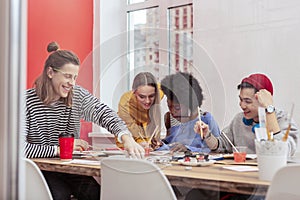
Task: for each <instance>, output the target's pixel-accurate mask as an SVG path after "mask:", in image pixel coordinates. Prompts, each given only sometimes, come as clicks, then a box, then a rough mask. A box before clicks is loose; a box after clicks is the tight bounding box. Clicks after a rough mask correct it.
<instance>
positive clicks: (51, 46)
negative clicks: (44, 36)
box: [47, 42, 59, 53]
mask: <svg viewBox="0 0 300 200" xmlns="http://www.w3.org/2000/svg"><path fill="white" fill-rule="evenodd" d="M57 49H59V45H58V44H57V42H50V43H49V44H48V46H47V51H48V52H49V53H50V52H52V51H56V50H57Z"/></svg>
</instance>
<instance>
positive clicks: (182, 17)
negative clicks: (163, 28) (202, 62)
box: [169, 5, 193, 72]
mask: <svg viewBox="0 0 300 200" xmlns="http://www.w3.org/2000/svg"><path fill="white" fill-rule="evenodd" d="M169 39H170V41H169V49H170V51H169V58H170V67H171V71H173V70H175V71H182V72H190V67H191V66H192V65H193V5H185V6H180V7H175V8H171V9H169Z"/></svg>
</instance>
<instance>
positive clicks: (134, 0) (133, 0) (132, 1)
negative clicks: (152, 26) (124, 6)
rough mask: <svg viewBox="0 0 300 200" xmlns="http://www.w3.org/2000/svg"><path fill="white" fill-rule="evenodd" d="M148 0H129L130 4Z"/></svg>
mask: <svg viewBox="0 0 300 200" xmlns="http://www.w3.org/2000/svg"><path fill="white" fill-rule="evenodd" d="M145 1H147V0H128V4H134V3H141V2H145Z"/></svg>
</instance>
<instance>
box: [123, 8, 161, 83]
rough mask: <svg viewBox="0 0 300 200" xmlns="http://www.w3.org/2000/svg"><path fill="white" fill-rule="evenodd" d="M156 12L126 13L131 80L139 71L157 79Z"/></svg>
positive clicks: (150, 10)
mask: <svg viewBox="0 0 300 200" xmlns="http://www.w3.org/2000/svg"><path fill="white" fill-rule="evenodd" d="M157 12H158V9H157V8H150V9H143V10H138V11H133V12H129V13H128V20H129V23H128V24H129V27H128V28H129V39H128V40H129V41H128V44H129V45H128V47H129V66H130V73H131V78H132V76H134V75H135V74H136V73H138V72H139V71H151V72H153V74H154V75H155V76H157V77H158V71H159V69H158V65H157V63H159V32H158V27H159V17H158V13H157Z"/></svg>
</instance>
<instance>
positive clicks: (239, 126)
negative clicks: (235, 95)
mask: <svg viewBox="0 0 300 200" xmlns="http://www.w3.org/2000/svg"><path fill="white" fill-rule="evenodd" d="M243 116H244V114H243V113H238V114H237V115H236V116H235V117H234V118H233V120H232V121H231V123H230V124H229V126H228V127H226V128H224V130H223V132H224V133H225V134H226V135H227V137H228V138H229V139H230V141H231V142H232V143H233V144H234V145H235V146H247V147H248V148H247V153H249V154H250V153H255V142H254V140H255V134H254V133H253V132H252V126H247V125H245V124H244V123H243ZM276 116H277V121H278V124H279V126H280V129H281V131H280V133H278V134H275V135H274V139H278V140H281V139H282V137H283V136H284V134H285V132H286V130H287V128H288V126H289V118H288V116H287V113H286V112H284V111H282V110H278V109H276ZM298 137H299V130H298V127H297V125H296V124H295V122H294V121H293V120H292V122H291V129H290V132H289V137H288V140H287V141H288V146H289V153H288V155H289V156H292V155H293V154H294V153H295V151H296V148H297V142H298ZM206 143H207V144H208V145H209V147H210V148H212V149H215V150H214V151H215V152H223V153H224V152H225V153H232V152H233V151H232V147H231V145H230V143H229V142H228V141H227V140H226V138H225V137H224V136H223V134H222V135H221V136H220V137H217V138H214V136H213V135H211V137H209V138H207V139H206ZM218 144H219V145H218Z"/></svg>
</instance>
